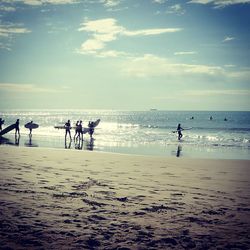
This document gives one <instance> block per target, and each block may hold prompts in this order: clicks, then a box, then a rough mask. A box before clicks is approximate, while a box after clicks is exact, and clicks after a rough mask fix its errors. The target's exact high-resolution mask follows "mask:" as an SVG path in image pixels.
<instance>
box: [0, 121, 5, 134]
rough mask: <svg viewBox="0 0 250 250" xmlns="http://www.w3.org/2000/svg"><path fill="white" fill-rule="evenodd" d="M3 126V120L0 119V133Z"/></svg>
mask: <svg viewBox="0 0 250 250" xmlns="http://www.w3.org/2000/svg"><path fill="white" fill-rule="evenodd" d="M3 124H4V120H3V119H2V118H0V131H2V130H3V128H2V125H3Z"/></svg>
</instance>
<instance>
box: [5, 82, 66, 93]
mask: <svg viewBox="0 0 250 250" xmlns="http://www.w3.org/2000/svg"><path fill="white" fill-rule="evenodd" d="M0 90H1V91H6V92H17V93H58V92H60V91H61V92H62V91H63V90H62V89H61V90H60V89H52V88H41V87H38V86H36V85H34V84H17V83H0Z"/></svg>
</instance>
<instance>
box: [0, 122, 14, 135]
mask: <svg viewBox="0 0 250 250" xmlns="http://www.w3.org/2000/svg"><path fill="white" fill-rule="evenodd" d="M15 127H16V124H15V123H14V124H12V125H10V126H8V127H7V128H5V129H3V130H2V131H1V132H0V136H2V135H4V134H6V133H8V132H10V131H11V130H13V129H14V128H15Z"/></svg>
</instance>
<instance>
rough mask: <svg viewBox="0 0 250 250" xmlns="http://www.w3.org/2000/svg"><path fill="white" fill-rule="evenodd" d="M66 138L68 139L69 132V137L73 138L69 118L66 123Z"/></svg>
mask: <svg viewBox="0 0 250 250" xmlns="http://www.w3.org/2000/svg"><path fill="white" fill-rule="evenodd" d="M64 126H65V140H66V138H67V134H69V138H70V140H72V139H71V133H70V129H71V125H70V120H68V121H67V122H66V123H65V125H64Z"/></svg>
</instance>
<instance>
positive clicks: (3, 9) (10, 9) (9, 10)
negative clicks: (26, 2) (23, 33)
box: [0, 5, 16, 12]
mask: <svg viewBox="0 0 250 250" xmlns="http://www.w3.org/2000/svg"><path fill="white" fill-rule="evenodd" d="M0 11H6V12H11V11H16V8H14V7H12V6H4V5H2V6H0Z"/></svg>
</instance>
